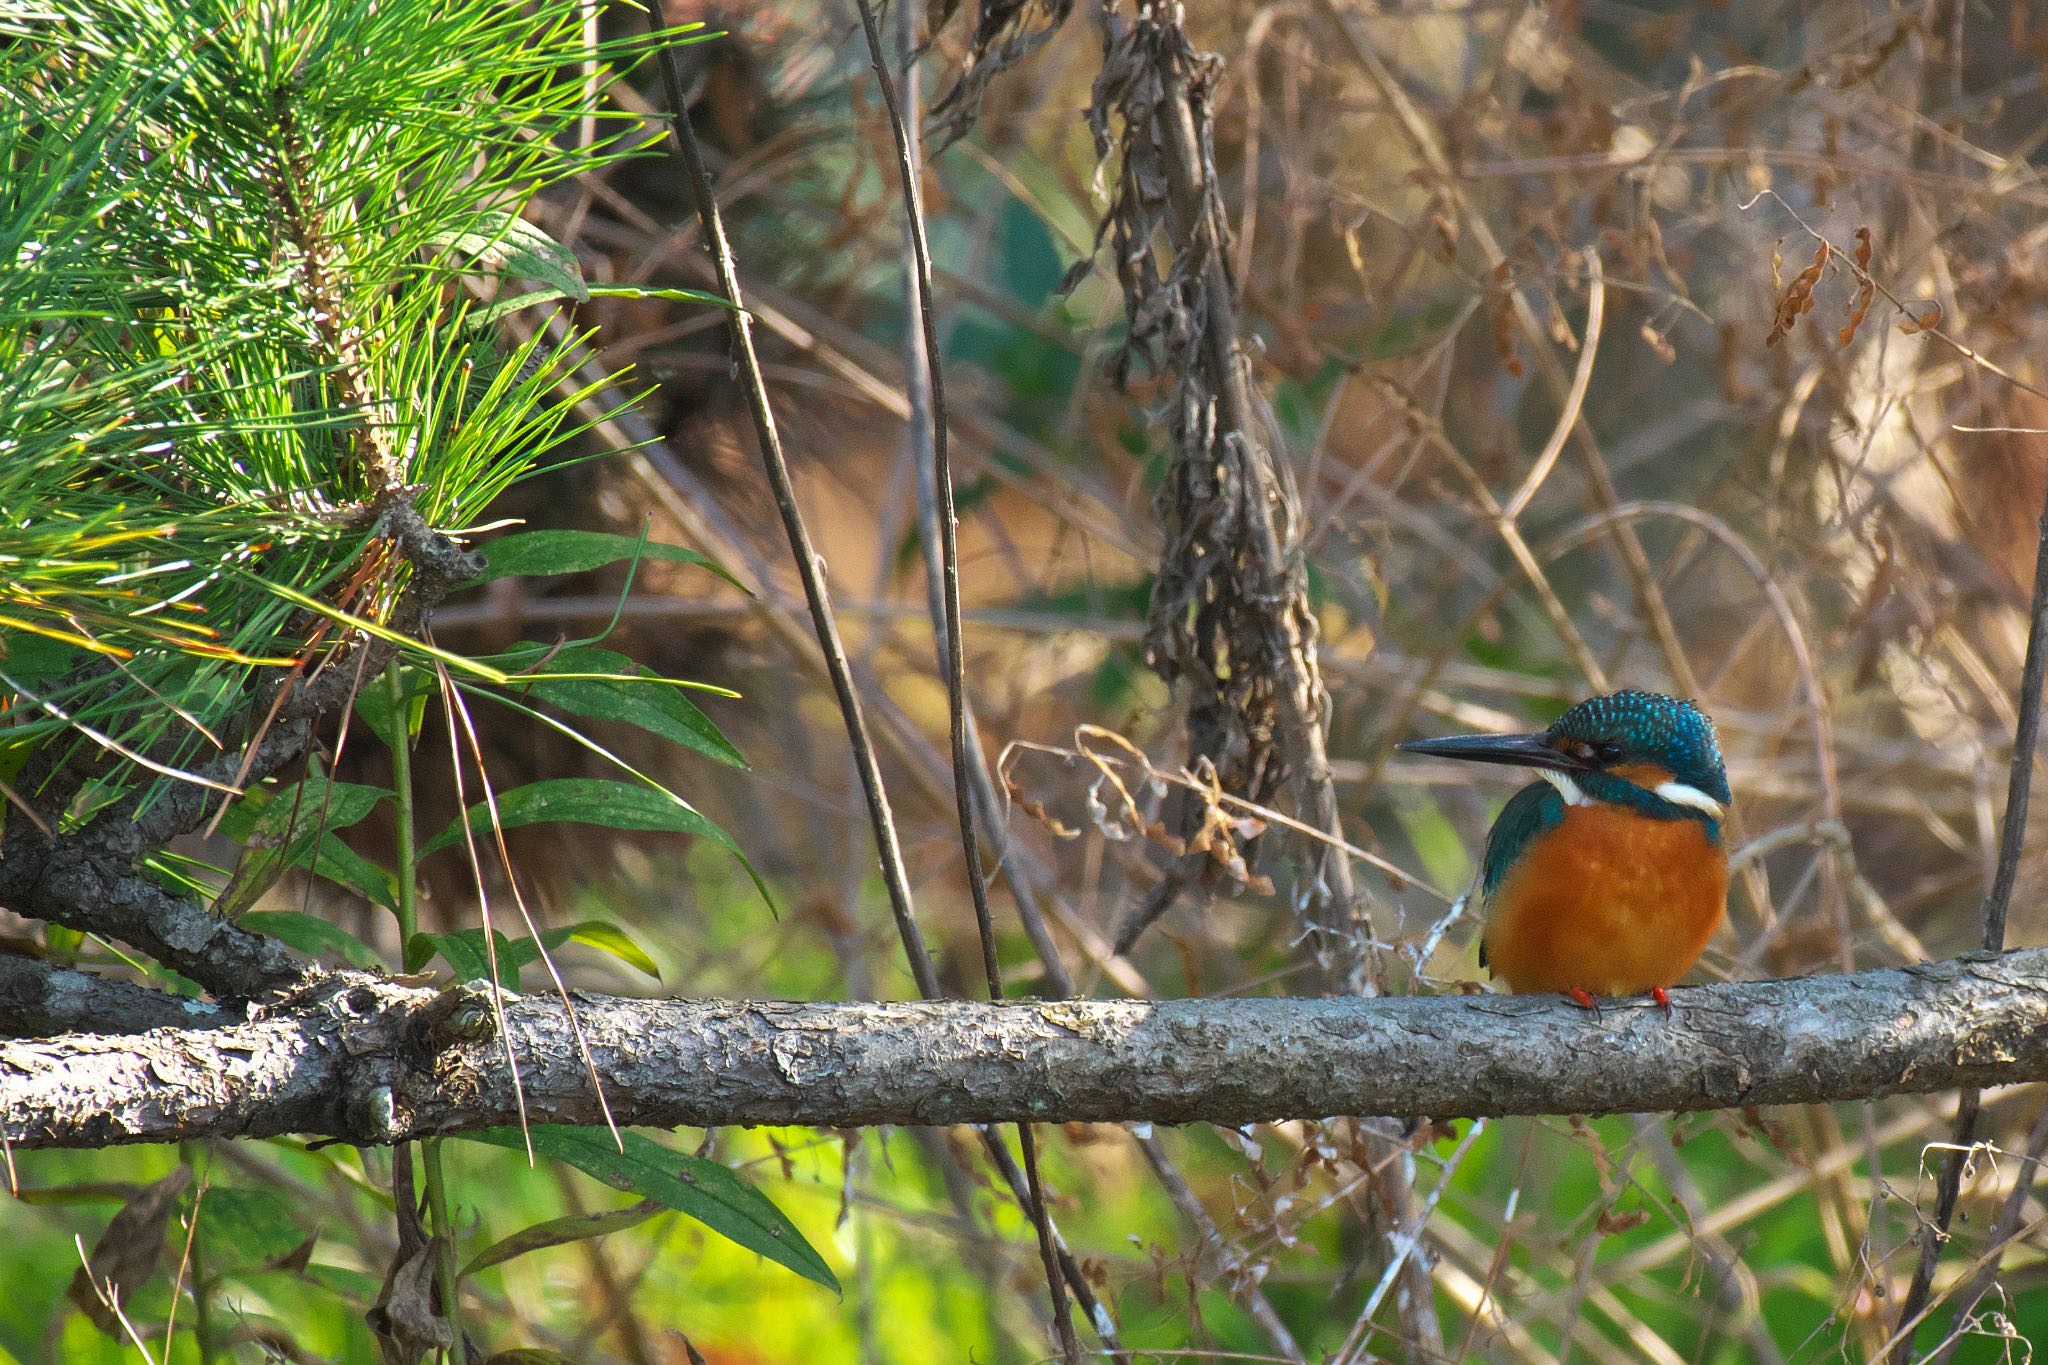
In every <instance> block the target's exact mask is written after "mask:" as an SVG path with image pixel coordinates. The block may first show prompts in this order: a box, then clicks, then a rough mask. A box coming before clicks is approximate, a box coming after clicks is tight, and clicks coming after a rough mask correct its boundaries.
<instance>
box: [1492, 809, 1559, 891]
mask: <svg viewBox="0 0 2048 1365" xmlns="http://www.w3.org/2000/svg"><path fill="white" fill-rule="evenodd" d="M1563 819H1564V798H1563V797H1562V796H1559V795H1558V793H1557V788H1555V787H1553V786H1551V785H1550V784H1549V783H1548V782H1532V783H1530V784H1529V785H1528V786H1526V787H1524V788H1522V789H1521V790H1520V791H1518V792H1516V793H1515V794H1514V796H1513V797H1512V798H1510V799H1509V801H1508V803H1507V805H1505V806H1503V807H1501V812H1500V818H1499V819H1498V820H1495V821H1494V822H1493V832H1492V833H1490V834H1488V835H1487V836H1486V858H1485V861H1484V863H1483V864H1482V867H1483V871H1484V874H1485V877H1484V880H1483V881H1482V882H1481V887H1482V890H1483V892H1484V894H1486V895H1489V896H1490V895H1492V894H1493V889H1494V887H1495V886H1497V885H1499V884H1500V880H1501V878H1503V877H1505V876H1507V873H1508V869H1509V868H1511V867H1513V866H1514V865H1515V859H1517V858H1519V857H1520V856H1521V854H1522V850H1523V849H1525V848H1527V847H1528V846H1529V841H1530V840H1531V839H1534V838H1535V837H1536V836H1537V835H1539V834H1541V833H1543V832H1544V831H1545V830H1547V829H1554V828H1556V826H1557V824H1558V822H1559V821H1561V820H1563Z"/></svg>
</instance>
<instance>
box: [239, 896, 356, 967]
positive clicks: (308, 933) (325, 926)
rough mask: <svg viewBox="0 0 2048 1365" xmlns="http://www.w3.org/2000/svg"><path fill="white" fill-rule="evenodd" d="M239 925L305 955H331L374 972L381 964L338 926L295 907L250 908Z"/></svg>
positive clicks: (351, 935)
mask: <svg viewBox="0 0 2048 1365" xmlns="http://www.w3.org/2000/svg"><path fill="white" fill-rule="evenodd" d="M241 924H242V926H243V927H244V928H246V929H253V930H255V931H256V932H257V933H259V934H268V935H270V936H271V937H272V938H274V939H277V940H279V941H281V942H282V943H284V945H285V946H286V947H289V948H296V949H298V950H299V951H300V952H302V953H305V954H306V955H307V956H309V957H320V956H322V955H331V956H334V957H338V958H340V959H341V960H342V961H343V962H346V963H348V965H349V966H351V967H361V968H362V969H363V970H365V971H375V970H377V969H378V968H380V967H382V966H383V965H384V961H383V959H382V958H380V957H378V956H377V950H376V949H375V948H372V947H371V946H370V945H369V944H367V943H365V942H363V941H362V940H361V939H359V938H357V937H356V936H355V935H354V934H351V933H350V932H349V931H348V930H346V929H344V928H342V927H341V926H340V925H338V924H330V923H328V922H327V921H326V920H324V919H321V918H320V917H319V916H317V915H307V914H301V913H300V912H299V911H297V910H252V911H250V912H249V913H248V914H246V915H244V916H242V918H241Z"/></svg>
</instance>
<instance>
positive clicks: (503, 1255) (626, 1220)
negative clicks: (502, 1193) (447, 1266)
mask: <svg viewBox="0 0 2048 1365" xmlns="http://www.w3.org/2000/svg"><path fill="white" fill-rule="evenodd" d="M666 1212H668V1207H667V1206H666V1205H665V1204H663V1203H662V1202H661V1201H660V1200H658V1199H643V1200H641V1201H640V1202H639V1203H637V1204H629V1205H627V1206H626V1207H625V1208H623V1209H607V1210H606V1211H605V1212H603V1213H572V1214H567V1215H565V1216H563V1217H561V1218H550V1219H548V1220H547V1221H546V1222H544V1223H535V1224H534V1225H533V1226H532V1227H527V1228H521V1229H520V1230H519V1231H517V1232H515V1233H513V1234H512V1235H511V1236H510V1237H506V1238H504V1239H502V1240H500V1241H497V1242H493V1243H492V1244H491V1245H490V1246H487V1247H485V1248H484V1249H483V1250H482V1251H479V1252H478V1253H477V1254H476V1256H475V1258H474V1259H472V1260H471V1261H470V1263H469V1264H468V1265H466V1266H464V1267H463V1268H462V1278H463V1279H468V1278H469V1277H470V1276H471V1275H474V1274H476V1273H477V1271H479V1270H488V1269H490V1268H491V1267H492V1266H494V1265H503V1264H504V1263H505V1262H506V1261H509V1260H511V1259H512V1258H513V1257H515V1256H524V1255H525V1254H526V1253H527V1252H529V1251H541V1250H544V1249H546V1248H548V1247H559V1246H567V1245H569V1244H570V1243H572V1242H585V1241H589V1240H590V1239H591V1238H594V1237H604V1236H608V1235H609V1234H611V1233H614V1232H622V1231H624V1230H625V1229H627V1228H630V1227H635V1226H638V1225H639V1224H641V1223H644V1222H646V1221H647V1220H648V1219H650V1218H652V1217H654V1216H655V1215H656V1214H658V1213H666Z"/></svg>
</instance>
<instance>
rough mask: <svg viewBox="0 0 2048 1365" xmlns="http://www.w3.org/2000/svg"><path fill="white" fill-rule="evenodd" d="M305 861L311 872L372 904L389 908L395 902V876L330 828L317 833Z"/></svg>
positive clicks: (392, 906)
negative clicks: (308, 864) (311, 849)
mask: <svg viewBox="0 0 2048 1365" xmlns="http://www.w3.org/2000/svg"><path fill="white" fill-rule="evenodd" d="M307 861H310V863H311V865H312V866H311V870H312V872H313V873H314V875H316V876H320V877H325V878H327V880H329V881H331V882H336V883H338V884H340V885H342V886H345V887H347V888H349V890H351V891H354V892H355V893H356V894H358V895H360V896H361V897H362V898H363V899H364V900H366V901H368V902H369V903H370V904H372V905H380V906H382V907H384V908H385V909H386V910H390V909H393V908H395V907H396V906H397V904H398V878H396V877H394V876H392V875H391V873H390V872H389V871H388V870H386V869H384V868H381V867H379V866H377V864H375V863H373V862H371V861H370V860H369V859H368V858H365V857H364V856H363V855H362V854H360V853H358V852H356V851H355V850H354V849H352V848H350V847H349V846H348V845H347V844H345V843H343V842H342V841H341V836H340V835H338V834H336V833H334V832H333V831H332V830H329V831H328V832H327V833H325V834H323V835H321V836H320V842H319V844H318V845H317V846H316V847H315V849H314V851H313V853H312V855H311V857H310V859H309V860H307ZM300 865H301V866H305V863H304V862H302V863H301V864H300Z"/></svg>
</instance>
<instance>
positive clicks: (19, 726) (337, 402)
mask: <svg viewBox="0 0 2048 1365" xmlns="http://www.w3.org/2000/svg"><path fill="white" fill-rule="evenodd" d="M584 18H585V15H584V7H583V6H582V5H581V4H579V3H577V2H576V0H540V2H539V3H531V2H529V0H396V2H395V3H378V4H363V3H348V2H343V0H325V2H322V0H291V2H290V3H285V2H283V0H278V2H277V3H268V2H266V3H261V4H247V3H243V2H242V0H61V2H60V3H57V4H47V5H46V4H38V5H27V4H21V3H16V0H0V39H4V41H0V164H4V166H5V173H4V175H0V413H4V414H5V416H4V418H0V696H4V697H5V698H6V706H7V722H6V726H5V728H4V729H0V736H4V743H0V778H11V777H12V776H13V775H14V774H15V773H16V772H18V771H19V770H20V768H21V765H22V764H23V762H24V761H25V759H26V758H27V756H28V755H29V754H30V753H31V752H32V751H34V750H35V749H36V748H37V747H38V746H42V745H46V744H51V743H58V744H65V745H71V746H87V745H90V746H96V747H97V748H98V750H99V751H100V755H99V757H100V758H101V759H102V760H104V761H101V762H99V764H98V766H99V767H100V768H101V769H102V770H103V771H102V773H101V785H102V786H104V785H106V784H107V783H108V782H113V783H114V784H115V785H119V784H121V783H123V782H131V781H133V780H134V778H133V774H134V773H135V772H136V769H135V768H134V766H133V765H132V764H131V763H130V761H129V756H131V755H137V754H146V755H149V756H150V758H151V760H152V763H153V764H154V765H156V768H157V770H158V771H162V770H163V769H164V768H173V769H175V768H182V767H184V766H186V765H194V764H198V763H203V762H204V761H206V759H207V758H209V757H210V756H213V755H217V754H219V753H221V752H222V751H223V750H226V749H230V748H232V747H233V746H234V745H235V744H236V743H237V742H238V741H239V740H240V739H243V738H246V734H245V733H238V732H236V731H235V728H234V727H235V726H236V724H237V723H238V722H241V723H243V724H244V726H245V728H246V724H247V723H249V721H248V717H249V714H250V712H251V711H252V709H253V707H254V704H255V703H256V702H257V700H258V699H259V698H260V697H262V696H263V695H265V693H266V689H267V687H268V686H270V685H272V684H274V683H275V682H276V681H277V680H278V679H279V678H280V677H281V676H282V672H281V671H282V670H284V669H287V668H290V667H292V666H293V665H295V664H300V663H311V662H314V661H315V660H316V659H317V657H318V656H319V655H320V654H321V653H322V652H323V651H326V650H329V649H333V648H335V647H337V646H338V645H340V644H341V643H342V642H344V641H345V640H346V639H347V638H348V636H349V634H350V633H351V631H353V630H356V629H358V628H357V627H355V626H352V625H350V624H349V622H350V621H365V620H367V621H370V622H384V621H386V620H387V619H389V616H390V613H391V612H392V610H393V607H394V605H395V604H396V603H397V602H398V601H399V600H400V598H401V595H402V594H403V592H404V590H405V586H406V582H407V578H408V573H409V570H408V567H407V565H406V563H405V561H404V559H403V557H402V556H400V555H398V554H395V553H392V552H391V547H390V546H389V545H388V544H387V543H386V542H384V541H383V540H382V539H381V538H380V535H379V533H380V531H381V530H383V529H384V523H383V521H382V517H383V515H384V514H385V513H386V512H387V511H388V510H389V509H390V508H391V507H392V506H393V505H394V504H396V503H399V502H403V503H405V504H406V505H407V506H409V507H411V508H412V509H414V510H416V511H417V512H418V513H419V514H420V515H421V516H422V517H423V518H424V519H425V521H426V523H427V524H428V525H429V526H432V527H435V528H438V529H442V530H446V531H454V532H459V531H460V530H461V529H462V528H463V527H465V526H466V525H469V524H470V523H472V522H473V521H475V520H477V519H478V518H480V516H481V515H482V513H483V509H484V508H485V507H486V506H487V505H488V504H489V502H490V501H491V499H492V498H494V497H495V496H496V495H497V494H498V493H499V492H501V491H502V490H503V489H504V488H505V487H506V485H508V484H509V483H511V482H512V481H514V480H516V479H518V478H519V477H521V476H522V475H523V474H525V473H527V472H529V471H531V470H532V469H533V468H534V467H535V465H536V462H538V461H542V460H544V459H546V458H547V457H548V456H549V453H550V452H551V451H552V450H555V449H556V448H558V447H559V446H560V445H561V443H562V442H564V441H565V440H567V439H569V438H570V437H571V436H573V435H575V434H576V433H577V432H578V431H580V430H581V425H580V424H579V422H578V421H577V419H575V418H574V417H573V416H572V414H573V411H574V407H575V402H576V399H577V397H579V396H580V395H578V394H574V393H568V394H565V393H564V392H562V391H561V390H562V389H563V388H564V387H565V386H562V385H561V384H560V383H559V381H560V380H561V379H562V377H563V374H562V368H563V365H564V364H566V363H570V362H565V361H562V360H560V359H558V358H557V353H556V352H555V351H553V350H551V349H548V348H546V347H544V346H542V345H540V344H539V343H537V342H536V343H528V344H525V345H521V346H511V347H507V346H504V345H501V344H500V341H499V339H498V337H497V335H496V332H495V328H494V327H493V326H492V325H491V324H492V322H493V321H494V320H495V318H496V317H498V316H501V315H502V313H503V312H504V311H505V310H506V309H507V308H508V307H511V306H537V305H539V306H545V305H551V304H553V303H556V302H557V301H559V300H561V299H563V298H565V297H587V291H584V290H582V288H581V283H580V277H579V276H578V275H577V273H576V269H575V262H574V258H573V257H572V256H570V255H569V253H568V252H566V251H564V250H562V249H561V248H560V247H558V246H555V244H553V243H551V242H549V241H548V240H547V239H546V238H545V237H544V236H542V235H540V234H539V233H537V232H536V231H535V230H534V229H532V228H531V227H530V226H529V225H527V224H525V223H524V222H523V221H521V218H520V214H521V210H522V209H523V207H524V206H525V205H526V203H527V201H528V200H529V199H530V198H531V197H532V196H533V195H534V194H535V193H536V192H537V191H538V190H539V189H541V188H542V187H544V186H546V185H549V184H551V183H554V182H557V181H560V180H563V179H565V178H568V177H572V176H576V175H579V174H582V173H584V172H587V171H590V170H592V169H594V168H597V167H600V166H602V165H603V164H605V163H606V162H608V161H610V160H613V159H615V158H618V157H621V156H626V155H630V154H632V153H633V152H634V151H635V150H636V149H637V148H639V147H641V146H645V145H647V144H648V142H649V141H650V139H651V134H650V132H649V130H648V129H647V128H646V127H645V125H644V124H643V123H642V122H641V121H639V120H637V119H633V118H628V117H622V116H619V115H617V114H616V113H615V112H612V111H608V110H606V109H604V108H602V107H601V102H600V100H599V96H600V95H601V94H602V92H603V90H604V88H605V87H606V86H607V84H608V83H609V82H611V81H613V80H615V79H617V77H618V73H619V72H621V71H623V70H625V69H628V68H630V66H631V64H632V63H634V62H636V61H638V60H639V59H641V58H642V57H644V56H645V55H647V54H648V53H649V52H651V51H652V49H653V46H654V45H655V44H656V43H659V42H673V41H676V40H677V38H678V36H679V34H678V33H674V32H672V33H667V34H656V35H651V36H649V37H647V38H642V39H636V40H632V41H627V42H619V43H603V44H599V45H597V46H595V47H593V46H591V45H590V44H589V43H588V42H587V41H586V38H585V33H584ZM522 281H524V282H526V283H522ZM536 281H537V282H539V283H540V284H542V285H543V286H547V287H544V288H541V289H538V290H534V289H533V288H532V283H533V282H536ZM494 298H495V299H499V300H509V301H510V302H509V303H508V302H505V301H500V302H498V303H497V304H496V307H495V308H493V307H492V303H493V300H494ZM569 349H573V348H569ZM309 603H311V604H313V605H312V606H311V607H309V606H308V604H309ZM108 756H112V757H108Z"/></svg>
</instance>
